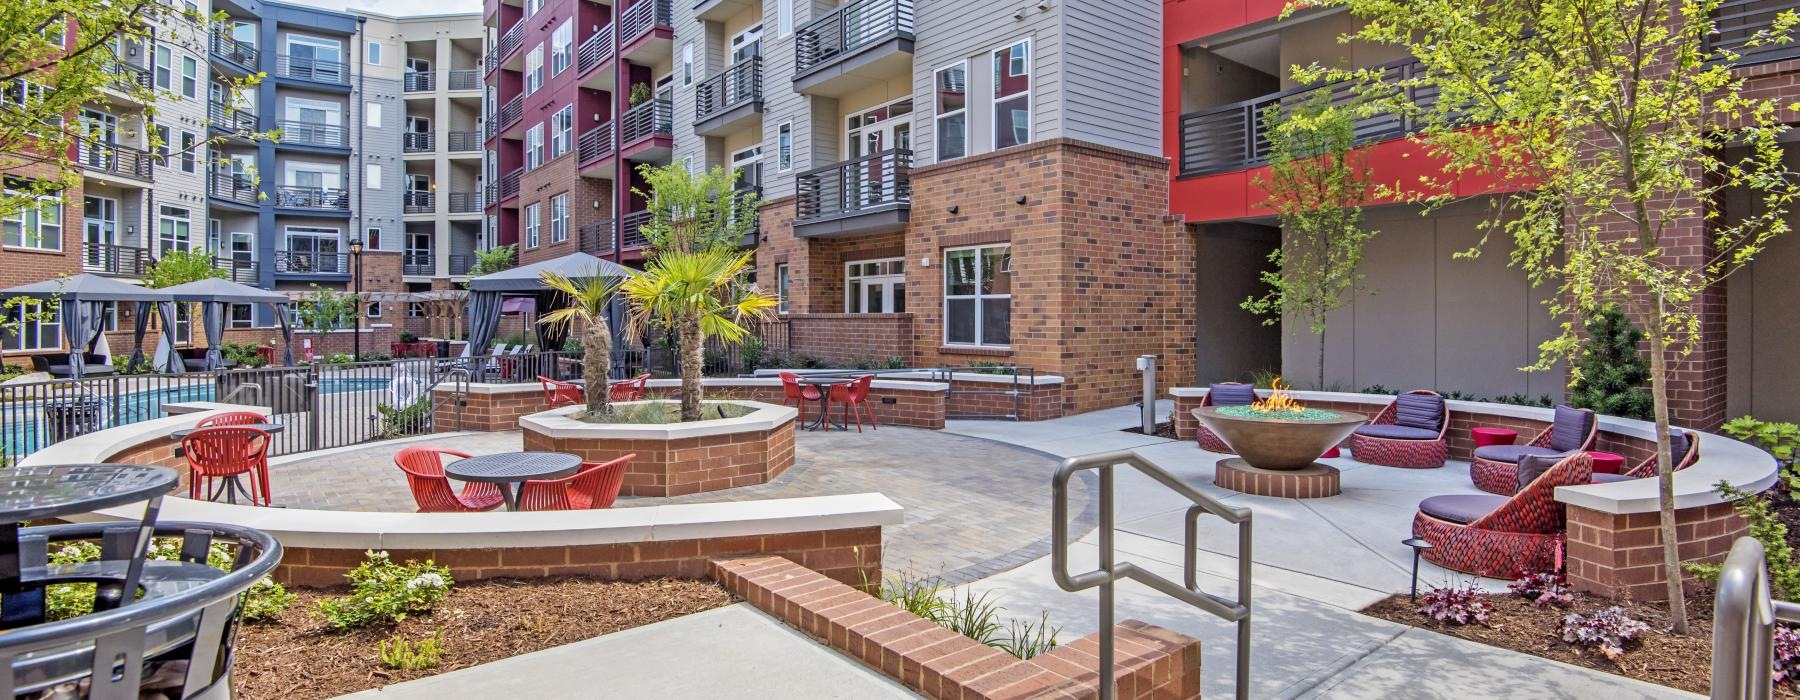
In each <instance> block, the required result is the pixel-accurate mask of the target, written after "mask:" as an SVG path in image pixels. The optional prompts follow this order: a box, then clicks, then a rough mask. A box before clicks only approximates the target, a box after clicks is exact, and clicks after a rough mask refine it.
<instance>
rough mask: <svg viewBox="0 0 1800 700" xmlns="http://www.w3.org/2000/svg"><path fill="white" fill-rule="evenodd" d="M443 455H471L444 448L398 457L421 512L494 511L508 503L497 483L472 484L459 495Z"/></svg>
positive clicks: (411, 449) (418, 449)
mask: <svg viewBox="0 0 1800 700" xmlns="http://www.w3.org/2000/svg"><path fill="white" fill-rule="evenodd" d="M443 455H450V456H452V457H460V458H464V459H467V458H468V457H470V455H469V454H467V453H464V452H458V451H456V450H446V449H444V448H442V447H430V446H420V447H408V448H406V449H403V450H401V451H400V453H399V454H396V455H394V465H395V466H398V467H400V471H403V472H406V485H407V486H408V487H409V488H411V489H412V495H413V502H415V503H418V504H419V512H421V513H475V512H480V511H484V510H493V509H494V508H495V507H497V506H499V505H500V504H501V503H504V502H505V501H506V496H505V495H504V494H502V493H500V487H499V486H498V485H496V484H478V483H471V484H467V485H464V486H463V490H462V493H460V494H458V493H457V492H456V490H455V489H454V488H452V487H451V486H450V479H449V478H448V477H445V476H444V459H443Z"/></svg>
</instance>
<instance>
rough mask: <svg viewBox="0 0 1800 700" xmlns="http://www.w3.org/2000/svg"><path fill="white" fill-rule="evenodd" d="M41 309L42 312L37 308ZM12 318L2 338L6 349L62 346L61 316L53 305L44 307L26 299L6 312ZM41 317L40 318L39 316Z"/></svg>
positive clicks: (52, 348) (47, 348) (36, 348)
mask: <svg viewBox="0 0 1800 700" xmlns="http://www.w3.org/2000/svg"><path fill="white" fill-rule="evenodd" d="M40 309H42V313H39V310H40ZM6 314H7V315H9V316H11V317H12V319H11V320H10V321H9V322H8V323H7V324H6V325H7V328H8V329H10V332H8V333H6V334H5V335H4V337H0V340H4V344H3V345H0V347H5V348H6V349H7V350H57V349H60V348H62V318H61V317H60V314H59V313H58V312H57V309H56V308H55V306H54V305H50V307H49V308H45V307H42V306H39V305H38V302H35V301H28V302H24V303H21V304H19V305H18V306H16V307H14V308H13V309H11V310H10V311H7V312H6ZM40 317H41V318H40Z"/></svg>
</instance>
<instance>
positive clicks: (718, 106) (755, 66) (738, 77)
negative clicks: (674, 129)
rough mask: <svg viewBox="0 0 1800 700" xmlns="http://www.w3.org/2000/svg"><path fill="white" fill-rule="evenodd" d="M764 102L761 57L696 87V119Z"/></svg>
mask: <svg viewBox="0 0 1800 700" xmlns="http://www.w3.org/2000/svg"><path fill="white" fill-rule="evenodd" d="M760 101H762V57H761V56H751V57H750V59H749V60H747V61H740V62H738V64H737V65H735V66H732V67H730V68H727V69H725V72H723V73H720V74H718V75H715V76H713V77H711V78H707V79H706V80H705V81H702V82H701V83H700V86H699V87H697V88H694V120H695V121H699V120H702V119H706V118H708V117H711V116H713V115H715V114H718V113H720V112H724V111H725V110H728V109H731V108H733V107H736V106H738V105H743V104H749V103H751V102H760Z"/></svg>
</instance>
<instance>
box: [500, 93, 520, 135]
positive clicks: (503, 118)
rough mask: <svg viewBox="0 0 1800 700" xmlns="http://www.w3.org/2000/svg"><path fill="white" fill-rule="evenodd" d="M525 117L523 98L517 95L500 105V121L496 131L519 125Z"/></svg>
mask: <svg viewBox="0 0 1800 700" xmlns="http://www.w3.org/2000/svg"><path fill="white" fill-rule="evenodd" d="M524 117H525V96H524V95H519V96H518V97H514V98H512V99H510V100H507V101H506V104H503V105H500V120H499V123H498V125H497V126H496V127H495V128H496V129H504V128H506V127H509V126H512V125H514V124H517V123H519V120H520V119H523V118H524Z"/></svg>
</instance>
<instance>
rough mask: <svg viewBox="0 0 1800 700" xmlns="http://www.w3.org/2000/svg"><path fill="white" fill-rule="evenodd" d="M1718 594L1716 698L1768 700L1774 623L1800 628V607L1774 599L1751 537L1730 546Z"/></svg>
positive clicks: (1760, 553) (1758, 548) (1758, 545)
mask: <svg viewBox="0 0 1800 700" xmlns="http://www.w3.org/2000/svg"><path fill="white" fill-rule="evenodd" d="M1716 590H1717V593H1716V595H1715V598H1714V599H1713V660H1712V697H1713V698H1714V700H1726V699H1730V700H1740V699H1741V700H1766V699H1767V698H1769V697H1771V696H1773V694H1774V666H1775V623H1776V621H1781V622H1795V623H1800V603H1789V602H1787V601H1781V600H1772V599H1770V597H1769V572H1768V567H1767V566H1766V562H1765V560H1764V557H1763V546H1762V542H1759V541H1757V540H1756V538H1753V537H1739V538H1738V540H1737V541H1736V542H1734V543H1732V545H1731V553H1730V554H1729V555H1727V556H1726V557H1725V565H1724V567H1723V568H1721V569H1720V571H1719V583H1718V585H1717V586H1716Z"/></svg>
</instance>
